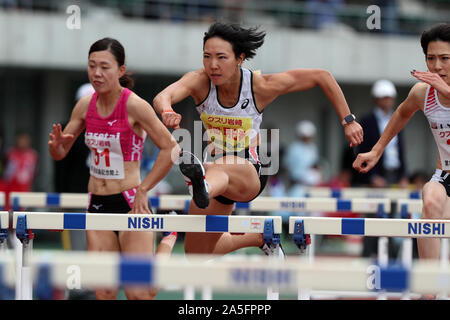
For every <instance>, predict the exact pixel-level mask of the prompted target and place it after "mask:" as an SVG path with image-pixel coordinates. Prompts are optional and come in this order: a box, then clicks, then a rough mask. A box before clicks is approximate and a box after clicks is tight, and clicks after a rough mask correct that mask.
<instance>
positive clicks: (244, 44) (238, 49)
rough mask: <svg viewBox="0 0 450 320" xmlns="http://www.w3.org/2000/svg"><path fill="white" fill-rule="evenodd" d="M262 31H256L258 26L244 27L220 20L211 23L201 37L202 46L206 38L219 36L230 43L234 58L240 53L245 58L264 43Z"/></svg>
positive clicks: (251, 56) (253, 53)
mask: <svg viewBox="0 0 450 320" xmlns="http://www.w3.org/2000/svg"><path fill="white" fill-rule="evenodd" d="M265 36H266V33H265V32H264V31H258V27H253V28H248V29H245V28H243V27H241V26H240V25H238V24H226V23H222V22H215V23H213V24H212V25H211V26H210V27H209V29H208V31H207V32H205V36H204V37H203V47H204V46H205V43H206V41H207V40H208V39H210V38H214V37H219V38H222V39H223V40H225V41H228V42H229V43H231V45H232V47H233V51H234V55H235V56H236V58H238V57H239V55H240V54H241V53H244V54H245V59H251V58H253V57H254V56H255V53H256V49H258V48H259V47H261V46H262V44H263V43H264V37H265Z"/></svg>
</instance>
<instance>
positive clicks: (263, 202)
mask: <svg viewBox="0 0 450 320" xmlns="http://www.w3.org/2000/svg"><path fill="white" fill-rule="evenodd" d="M191 199H192V197H191V196H189V195H160V196H150V197H149V205H150V206H151V207H152V208H157V209H161V210H184V211H187V209H189V204H190V201H191ZM10 201H11V203H12V206H13V208H14V209H15V210H18V209H19V208H20V207H25V208H28V207H34V208H62V209H81V208H87V206H88V195H87V194H78V193H45V192H11V193H10ZM390 203H391V202H390V199H387V198H374V197H372V198H367V199H362V198H359V199H351V198H348V199H347V198H346V199H343V198H339V199H337V198H330V197H325V198H303V197H299V198H297V197H282V198H272V197H258V198H256V199H255V200H253V201H250V202H236V205H235V209H236V210H248V211H252V212H261V211H276V210H289V211H297V212H305V211H323V212H326V211H356V212H361V213H377V212H378V213H382V214H383V215H384V214H387V213H389V212H390ZM380 205H381V206H382V207H381V208H380Z"/></svg>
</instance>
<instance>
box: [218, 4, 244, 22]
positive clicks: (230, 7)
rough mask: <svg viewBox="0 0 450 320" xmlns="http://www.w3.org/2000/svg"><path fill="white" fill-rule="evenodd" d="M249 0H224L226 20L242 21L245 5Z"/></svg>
mask: <svg viewBox="0 0 450 320" xmlns="http://www.w3.org/2000/svg"><path fill="white" fill-rule="evenodd" d="M247 1H248V0H224V1H223V6H224V15H223V16H224V17H225V19H226V21H229V22H232V23H241V22H242V19H243V16H244V14H245V6H246V2H247Z"/></svg>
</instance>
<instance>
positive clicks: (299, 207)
mask: <svg viewBox="0 0 450 320" xmlns="http://www.w3.org/2000/svg"><path fill="white" fill-rule="evenodd" d="M190 201H191V197H190V196H189V195H161V196H158V197H152V196H150V197H149V205H150V206H151V207H153V208H158V209H161V210H171V209H172V210H184V211H185V212H187V211H188V209H189V205H190ZM87 202H88V197H87V195H86V194H70V193H61V194H57V193H22V192H16V193H11V203H12V204H13V206H14V208H18V207H20V206H24V207H58V208H59V207H64V208H79V207H80V206H84V207H87V205H88V203H87ZM390 204H391V203H390V200H389V199H374V198H371V199H351V200H349V199H336V198H292V197H284V198H275V199H274V198H272V197H258V198H257V199H255V200H253V201H251V202H246V203H241V202H237V203H236V205H235V210H236V211H237V212H239V213H240V214H242V212H246V211H253V212H258V211H263V212H267V211H275V210H284V211H285V210H289V211H293V212H343V211H354V212H359V213H368V214H376V215H377V216H378V217H386V216H387V213H389V212H390ZM24 234H25V233H24ZM313 237H314V236H313ZM25 243H26V245H28V243H27V240H25ZM308 254H309V256H310V259H311V260H312V259H313V256H314V241H312V245H311V246H309V251H308ZM387 255H388V249H387V238H380V239H379V256H380V257H384V258H383V259H384V260H387V259H388V256H387ZM28 291H30V290H28ZM194 293H195V292H194V290H193V288H186V289H185V297H186V299H193V298H194ZM202 295H203V298H204V299H209V297H210V296H211V292H208V289H207V288H204V290H203V294H202ZM268 297H272V298H271V299H277V298H278V294H277V293H275V292H270V290H268Z"/></svg>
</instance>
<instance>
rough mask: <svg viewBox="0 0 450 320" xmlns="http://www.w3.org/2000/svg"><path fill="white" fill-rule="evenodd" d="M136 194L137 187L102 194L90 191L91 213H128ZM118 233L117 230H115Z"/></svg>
mask: <svg viewBox="0 0 450 320" xmlns="http://www.w3.org/2000/svg"><path fill="white" fill-rule="evenodd" d="M135 195H136V188H133V189H130V190H127V191H124V192H121V193H116V194H111V195H106V196H100V195H96V194H92V193H91V192H89V206H88V210H87V211H88V212H89V213H128V212H130V210H131V208H132V207H133V202H134V196H135ZM114 232H115V233H116V234H118V232H117V231H114Z"/></svg>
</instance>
